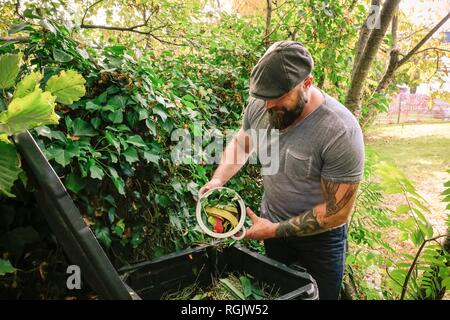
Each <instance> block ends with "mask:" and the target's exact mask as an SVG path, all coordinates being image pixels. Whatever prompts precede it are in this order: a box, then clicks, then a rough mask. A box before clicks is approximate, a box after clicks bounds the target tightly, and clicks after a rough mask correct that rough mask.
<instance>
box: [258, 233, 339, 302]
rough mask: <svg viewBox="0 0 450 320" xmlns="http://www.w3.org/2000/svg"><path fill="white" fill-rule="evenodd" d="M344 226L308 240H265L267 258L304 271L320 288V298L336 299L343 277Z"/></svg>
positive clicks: (295, 238)
mask: <svg viewBox="0 0 450 320" xmlns="http://www.w3.org/2000/svg"><path fill="white" fill-rule="evenodd" d="M346 240H347V225H344V226H342V227H340V228H337V229H334V230H331V231H327V232H324V233H321V234H318V235H314V236H308V237H287V238H273V239H267V240H265V241H264V246H265V248H266V255H267V256H268V257H270V258H272V259H275V260H278V261H280V262H282V263H284V264H286V265H290V264H293V263H295V264H297V265H299V266H301V267H303V268H306V269H307V272H308V273H309V274H310V275H311V276H312V277H313V278H314V279H315V280H316V282H317V286H318V287H319V299H321V300H337V299H339V293H340V289H341V284H342V278H343V276H344V268H345V252H346V242H347V241H346Z"/></svg>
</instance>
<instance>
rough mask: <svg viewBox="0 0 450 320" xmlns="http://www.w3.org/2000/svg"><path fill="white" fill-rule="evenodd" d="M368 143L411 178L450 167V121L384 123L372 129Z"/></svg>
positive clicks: (414, 178) (416, 178) (421, 176)
mask: <svg viewBox="0 0 450 320" xmlns="http://www.w3.org/2000/svg"><path fill="white" fill-rule="evenodd" d="M368 136H369V139H368V143H367V144H368V145H369V146H371V147H372V148H373V149H374V150H375V151H376V152H377V153H378V154H379V155H380V157H381V159H383V160H387V161H392V162H393V163H395V164H396V165H397V166H398V167H399V168H401V169H402V170H403V171H405V172H406V173H407V175H408V177H409V178H411V179H412V180H416V181H418V179H422V178H424V177H425V176H427V175H430V174H435V173H439V172H442V173H444V172H445V171H447V170H448V169H450V123H444V124H442V123H441V124H426V125H424V124H417V125H411V124H409V125H407V126H401V125H396V126H380V127H376V128H373V129H372V130H371V131H369V135H368Z"/></svg>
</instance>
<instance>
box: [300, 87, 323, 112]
mask: <svg viewBox="0 0 450 320" xmlns="http://www.w3.org/2000/svg"><path fill="white" fill-rule="evenodd" d="M324 100H325V98H324V96H323V94H322V92H321V91H320V90H319V89H318V88H316V87H314V86H312V87H311V94H310V99H309V101H308V103H307V104H305V108H304V109H303V111H302V113H301V114H300V120H301V119H304V118H306V117H307V116H308V115H309V114H310V113H311V112H313V111H314V110H316V109H317V108H318V107H320V105H321V104H322V103H323V102H324Z"/></svg>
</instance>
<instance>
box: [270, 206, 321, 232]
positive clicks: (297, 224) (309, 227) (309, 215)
mask: <svg viewBox="0 0 450 320" xmlns="http://www.w3.org/2000/svg"><path fill="white" fill-rule="evenodd" d="M325 230H326V229H324V228H322V227H321V226H320V225H319V223H318V222H317V219H316V217H315V216H314V209H311V210H307V211H305V212H303V213H302V214H300V215H299V216H297V217H293V218H291V219H289V220H286V221H283V222H280V224H279V225H278V228H277V230H276V234H275V236H276V237H277V238H279V237H289V236H310V235H313V234H317V233H321V232H323V231H325Z"/></svg>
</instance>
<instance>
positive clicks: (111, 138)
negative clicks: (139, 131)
mask: <svg viewBox="0 0 450 320" xmlns="http://www.w3.org/2000/svg"><path fill="white" fill-rule="evenodd" d="M105 138H106V140H107V141H108V142H109V144H111V145H113V146H114V148H116V150H117V152H119V153H120V142H119V140H118V139H117V138H116V136H115V135H113V134H111V133H110V132H109V131H106V132H105Z"/></svg>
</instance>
